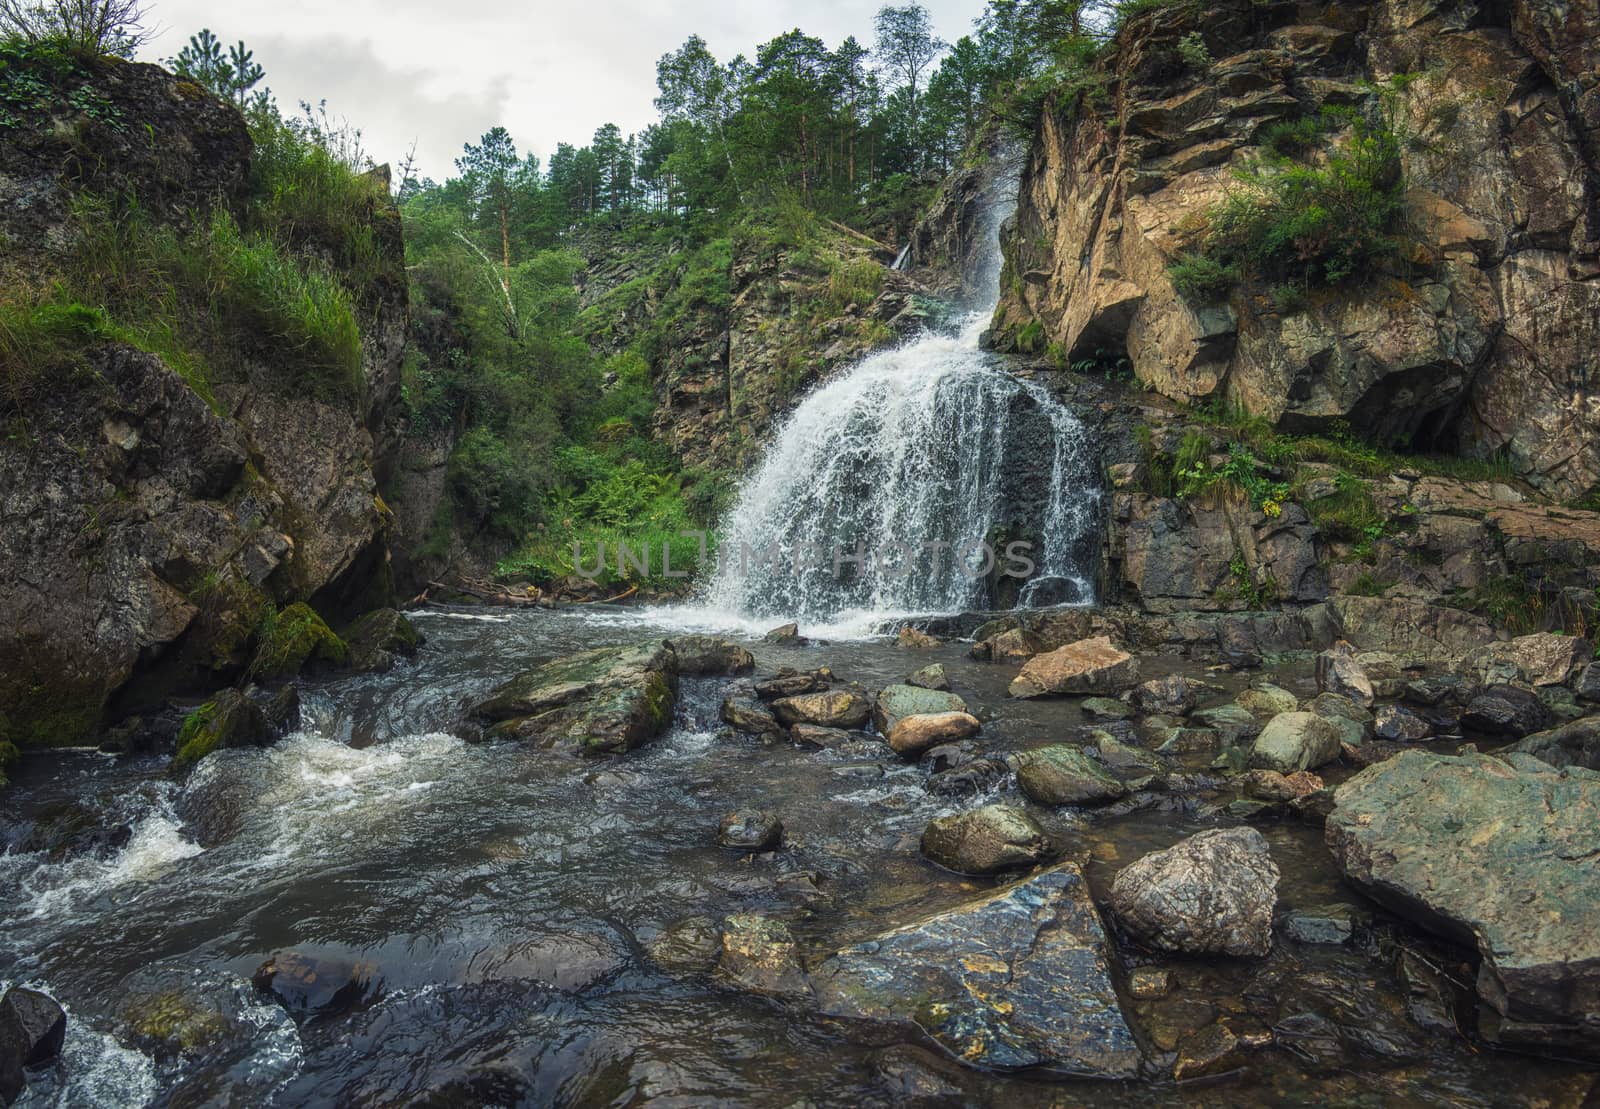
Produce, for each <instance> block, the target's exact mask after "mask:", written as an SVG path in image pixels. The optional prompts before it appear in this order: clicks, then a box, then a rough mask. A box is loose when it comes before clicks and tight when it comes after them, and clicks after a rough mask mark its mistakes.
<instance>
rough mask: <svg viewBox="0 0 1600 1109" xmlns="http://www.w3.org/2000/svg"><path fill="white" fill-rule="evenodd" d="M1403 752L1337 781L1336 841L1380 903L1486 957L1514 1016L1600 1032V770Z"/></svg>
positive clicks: (1483, 974)
mask: <svg viewBox="0 0 1600 1109" xmlns="http://www.w3.org/2000/svg"><path fill="white" fill-rule="evenodd" d="M1510 757H1511V759H1512V760H1513V761H1515V762H1516V763H1517V765H1515V766H1513V765H1510V764H1508V763H1507V762H1503V761H1501V760H1499V759H1495V758H1490V757H1489V756H1486V755H1471V756H1465V757H1459V758H1457V757H1451V756H1444V755H1434V754H1430V753H1427V752H1424V751H1405V752H1402V753H1401V754H1399V755H1397V756H1395V757H1394V758H1392V759H1388V760H1386V761H1384V762H1381V763H1379V764H1377V765H1375V766H1370V767H1368V768H1367V769H1365V770H1363V771H1362V772H1361V773H1359V774H1357V775H1356V776H1355V777H1354V778H1351V779H1350V780H1349V781H1348V782H1346V783H1344V785H1342V786H1340V787H1339V789H1338V791H1337V793H1336V794H1335V808H1334V810H1333V813H1332V814H1331V815H1330V816H1329V817H1328V822H1327V826H1326V831H1325V836H1326V839H1327V843H1328V846H1329V848H1331V849H1332V851H1333V855H1334V858H1335V860H1337V862H1338V864H1339V866H1340V867H1341V869H1343V871H1344V872H1345V874H1346V875H1347V876H1348V877H1349V878H1350V879H1351V880H1352V881H1354V882H1356V883H1357V884H1358V885H1360V886H1361V887H1362V888H1363V889H1365V890H1366V891H1368V892H1369V893H1371V894H1372V895H1373V896H1374V897H1375V898H1377V899H1378V900H1379V901H1382V902H1384V903H1386V904H1388V905H1389V906H1390V907H1391V908H1393V909H1395V910H1396V911H1397V912H1400V913H1402V914H1403V915H1406V916H1409V917H1411V918H1413V919H1415V920H1417V921H1419V922H1420V923H1422V924H1424V925H1426V926H1428V927H1431V928H1433V929H1435V930H1436V931H1439V932H1441V933H1443V934H1445V935H1447V936H1449V937H1451V938H1453V939H1456V940H1457V941H1459V942H1464V943H1472V944H1475V945H1476V946H1477V948H1478V951H1479V953H1480V954H1481V955H1482V957H1483V959H1482V962H1481V964H1480V965H1479V969H1478V993H1479V995H1480V996H1481V997H1482V998H1483V999H1484V1000H1485V1001H1486V1002H1488V1004H1489V1005H1490V1006H1492V1007H1493V1008H1494V1009H1495V1010H1496V1011H1497V1012H1498V1013H1500V1014H1501V1015H1502V1016H1504V1017H1505V1018H1506V1019H1507V1020H1509V1021H1513V1022H1521V1023H1527V1024H1538V1025H1545V1026H1551V1025H1554V1026H1565V1027H1566V1028H1568V1029H1573V1028H1576V1029H1578V1030H1579V1031H1580V1032H1582V1033H1583V1034H1584V1036H1585V1038H1590V1037H1594V1036H1595V1035H1597V1034H1600V775H1596V774H1594V773H1593V772H1590V771H1586V770H1582V769H1577V768H1571V769H1567V770H1564V771H1562V770H1556V769H1554V768H1547V767H1545V766H1544V764H1542V763H1540V762H1538V761H1537V760H1535V759H1532V758H1529V757H1527V756H1525V755H1512V756H1510Z"/></svg>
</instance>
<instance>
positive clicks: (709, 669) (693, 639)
mask: <svg viewBox="0 0 1600 1109" xmlns="http://www.w3.org/2000/svg"><path fill="white" fill-rule="evenodd" d="M667 646H668V647H670V648H672V655H673V658H674V659H675V660H676V664H677V671H678V673H679V674H680V675H686V676H690V677H696V676H704V675H723V674H748V673H749V672H750V671H752V670H754V669H755V668H756V660H755V656H754V655H752V654H751V653H750V652H749V651H747V650H745V649H744V648H743V647H741V646H739V644H737V643H735V642H734V641H733V640H731V639H723V638H721V637H720V636H714V635H680V636H678V637H677V638H675V639H669V640H667Z"/></svg>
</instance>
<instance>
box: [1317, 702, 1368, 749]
mask: <svg viewBox="0 0 1600 1109" xmlns="http://www.w3.org/2000/svg"><path fill="white" fill-rule="evenodd" d="M1305 708H1306V711H1307V712H1314V713H1316V714H1317V715H1318V716H1320V717H1322V718H1323V719H1324V720H1332V721H1333V722H1334V723H1335V724H1339V725H1340V729H1341V731H1342V732H1343V735H1342V737H1341V738H1342V739H1343V742H1345V743H1348V744H1349V745H1350V746H1352V747H1359V746H1361V744H1362V743H1363V742H1365V741H1366V739H1367V738H1368V737H1369V736H1370V735H1371V734H1372V719H1373V717H1372V713H1371V712H1369V711H1367V710H1366V709H1365V708H1362V707H1361V706H1360V705H1358V704H1356V703H1355V702H1354V701H1352V700H1351V699H1350V698H1348V697H1345V696H1342V695H1341V694H1338V693H1319V694H1317V695H1316V696H1315V697H1313V698H1311V700H1310V701H1307V702H1306V706H1305ZM1341 721H1342V722H1343V723H1341ZM1351 724H1353V725H1355V726H1354V727H1348V726H1347V725H1351Z"/></svg>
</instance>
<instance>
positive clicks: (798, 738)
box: [789, 724, 869, 749]
mask: <svg viewBox="0 0 1600 1109" xmlns="http://www.w3.org/2000/svg"><path fill="white" fill-rule="evenodd" d="M789 738H790V739H792V740H794V741H795V742H796V743H799V744H803V745H804V746H806V747H823V748H829V749H831V748H835V747H842V746H843V745H844V744H846V743H851V742H854V741H855V740H857V739H861V738H869V737H867V736H866V733H865V732H847V731H845V730H844V729H843V728H824V727H822V726H820V725H818V724H796V725H795V726H794V727H792V728H790V729H789Z"/></svg>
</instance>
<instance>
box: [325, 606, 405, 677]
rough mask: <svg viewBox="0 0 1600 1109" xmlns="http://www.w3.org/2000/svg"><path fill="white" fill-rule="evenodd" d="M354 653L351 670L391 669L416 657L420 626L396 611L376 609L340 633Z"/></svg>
mask: <svg viewBox="0 0 1600 1109" xmlns="http://www.w3.org/2000/svg"><path fill="white" fill-rule="evenodd" d="M339 638H341V639H343V640H344V644H345V646H346V647H347V648H348V649H349V651H350V658H349V665H350V669H352V670H355V671H357V672H358V673H371V672H378V671H384V670H389V669H391V668H393V666H394V664H395V663H396V662H397V661H398V660H400V659H402V658H412V657H414V656H415V655H416V653H417V647H418V646H419V645H420V644H421V643H422V635H421V633H419V632H418V631H417V628H416V625H414V624H413V623H412V622H411V621H410V620H407V619H406V618H405V616H404V614H402V613H400V612H399V611H397V610H395V609H392V608H380V609H374V610H373V611H372V612H369V613H367V614H366V615H365V616H362V617H360V618H359V619H357V620H356V621H355V622H354V623H352V624H350V625H348V626H347V627H346V628H345V629H344V630H343V631H342V632H340V634H339Z"/></svg>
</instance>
